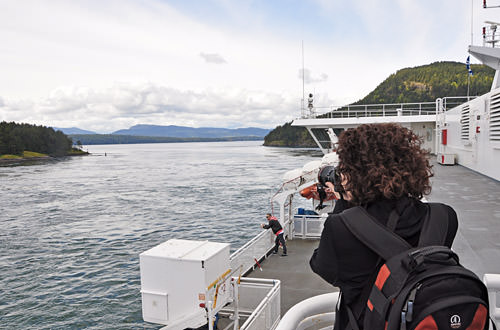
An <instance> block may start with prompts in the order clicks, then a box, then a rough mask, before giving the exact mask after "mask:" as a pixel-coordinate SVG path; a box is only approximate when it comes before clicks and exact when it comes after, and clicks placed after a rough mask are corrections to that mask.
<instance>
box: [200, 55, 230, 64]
mask: <svg viewBox="0 0 500 330" xmlns="http://www.w3.org/2000/svg"><path fill="white" fill-rule="evenodd" d="M200 56H201V57H202V58H203V59H204V60H205V61H206V62H207V63H214V64H224V63H227V61H226V60H225V59H224V57H222V56H220V55H219V54H207V53H200Z"/></svg>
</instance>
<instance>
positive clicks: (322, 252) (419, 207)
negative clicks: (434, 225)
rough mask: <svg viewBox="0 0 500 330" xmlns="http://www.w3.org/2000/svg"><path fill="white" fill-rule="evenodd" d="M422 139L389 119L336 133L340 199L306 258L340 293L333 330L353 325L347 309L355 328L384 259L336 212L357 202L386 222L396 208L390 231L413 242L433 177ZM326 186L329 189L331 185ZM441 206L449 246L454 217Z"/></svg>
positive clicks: (425, 210)
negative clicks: (446, 219)
mask: <svg viewBox="0 0 500 330" xmlns="http://www.w3.org/2000/svg"><path fill="white" fill-rule="evenodd" d="M421 143H422V140H421V139H420V138H419V137H418V136H417V135H416V134H414V133H413V132H412V131H411V130H409V129H407V128H405V127H402V126H400V125H398V124H393V123H387V124H366V125H361V126H358V127H357V128H355V129H348V130H346V131H344V132H343V133H342V134H341V135H340V136H339V142H338V146H337V154H338V156H339V164H338V171H339V173H340V177H341V181H342V188H343V192H342V193H338V192H335V194H336V195H337V197H338V198H339V200H338V201H337V203H336V205H335V209H334V210H333V212H332V213H331V214H330V215H329V217H328V219H327V220H326V221H325V224H324V228H323V232H322V234H321V240H320V243H319V246H318V248H317V249H316V250H315V251H314V253H313V255H312V257H311V260H310V266H311V268H312V270H313V271H314V272H315V273H317V274H318V275H319V276H321V277H322V278H323V279H324V280H326V281H327V282H329V283H331V284H332V285H334V286H336V287H339V288H340V290H341V292H342V299H341V301H340V306H339V310H338V313H337V317H336V321H335V329H337V330H338V329H346V328H356V327H355V326H353V325H350V324H349V316H348V315H347V313H348V312H347V310H348V308H350V310H351V311H353V314H354V318H355V319H356V322H357V323H358V325H357V327H359V328H362V323H363V322H362V320H363V316H364V315H363V313H364V312H363V311H364V306H365V305H366V301H367V298H368V293H369V290H367V289H365V288H366V287H368V288H371V286H372V285H373V283H374V281H375V275H376V274H377V272H378V268H380V266H381V265H382V262H383V261H381V260H380V259H379V256H378V255H377V254H376V253H375V252H373V251H372V250H370V249H369V248H368V247H366V246H365V244H363V242H361V241H360V240H358V239H357V238H356V237H355V236H354V235H353V234H352V233H351V232H350V231H349V230H348V229H347V227H346V226H345V225H344V223H343V222H342V221H341V219H340V215H339V213H341V212H342V211H343V210H345V209H347V208H350V207H353V206H361V207H363V208H365V209H366V211H367V212H368V213H369V214H370V215H371V216H372V217H373V218H374V219H375V220H377V221H379V222H380V223H381V224H383V225H384V226H386V225H387V222H388V219H389V216H390V214H391V213H393V211H396V214H397V216H398V221H397V224H396V227H395V229H394V232H395V233H396V234H397V235H399V236H400V237H402V238H403V239H404V240H406V241H407V242H408V243H409V244H410V245H412V246H417V244H418V239H419V235H420V231H421V228H422V224H423V221H424V219H425V217H426V216H427V214H428V212H429V206H428V205H427V204H426V203H423V202H421V201H420V199H421V198H422V197H423V196H424V195H427V194H429V193H430V191H431V184H430V180H429V179H430V178H431V177H432V175H433V174H432V171H431V165H430V164H429V158H428V157H429V152H428V151H426V150H424V149H422V148H421ZM326 184H327V185H328V186H329V188H331V189H332V190H333V189H334V187H333V184H331V183H329V182H328V183H326ZM340 190H342V189H340ZM446 210H447V213H448V230H447V233H446V239H445V245H446V246H448V247H451V244H452V242H453V239H454V238H455V234H456V231H457V226H458V224H457V215H456V213H455V211H454V210H453V209H452V208H451V207H449V206H446ZM347 307H348V308H347Z"/></svg>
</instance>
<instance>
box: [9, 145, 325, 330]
mask: <svg viewBox="0 0 500 330" xmlns="http://www.w3.org/2000/svg"><path fill="white" fill-rule="evenodd" d="M261 144H262V142H261V141H251V142H217V143H179V144H143V145H106V146H89V147H88V149H89V152H91V153H92V155H91V156H86V157H73V158H68V159H64V160H59V161H52V162H45V163H39V164H35V165H29V166H14V167H0V188H1V194H0V288H1V289H0V292H1V294H0V328H8V329H16V328H21V329H28V328H37V329H49V328H50V329H60V328H71V329H73V328H92V329H111V328H115V329H124V328H125V329H127V328H158V327H157V326H154V325H151V324H148V323H144V322H143V321H142V315H141V297H140V275H139V253H141V252H143V251H145V250H147V249H149V248H151V247H153V246H155V245H157V244H159V243H161V242H164V241H166V240H168V239H171V238H182V239H194V240H213V241H221V242H229V243H231V246H232V250H233V251H234V250H235V249H236V248H238V247H240V246H241V245H243V244H244V243H245V242H246V241H247V240H248V239H249V238H251V237H253V236H255V235H256V234H258V232H259V230H260V228H259V226H258V224H259V223H261V222H263V221H264V220H265V219H264V214H265V213H266V212H269V211H270V210H271V205H270V198H271V196H272V195H273V194H274V192H275V191H276V189H277V188H278V186H279V184H280V182H281V177H282V175H283V173H284V172H285V171H287V170H291V169H294V168H297V167H302V166H303V165H304V164H305V163H306V162H308V161H310V160H311V159H312V157H319V156H320V154H319V153H318V152H317V151H310V150H309V151H307V150H297V149H282V148H267V147H263V146H261ZM104 153H106V156H104Z"/></svg>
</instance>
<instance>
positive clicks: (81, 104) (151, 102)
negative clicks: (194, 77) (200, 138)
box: [0, 84, 299, 133]
mask: <svg viewBox="0 0 500 330" xmlns="http://www.w3.org/2000/svg"><path fill="white" fill-rule="evenodd" d="M298 106H299V104H298V103H297V100H296V98H295V97H290V96H289V95H285V94H277V93H273V92H264V91H252V90H242V89H237V88H234V89H230V90H229V89H224V90H210V91H205V92H195V91H183V90H178V89H174V88H171V87H165V86H160V85H154V84H141V85H124V84H122V85H115V86H114V87H112V88H109V89H105V90H92V89H88V88H76V87H73V88H58V89H56V90H54V91H53V92H51V93H50V95H49V97H47V98H45V99H43V100H42V101H41V102H39V103H31V102H9V101H7V102H6V103H5V104H4V106H3V109H2V112H1V113H0V121H3V120H7V117H9V118H12V119H10V120H14V121H22V122H25V121H26V118H27V119H28V121H29V122H31V123H35V124H42V125H47V126H56V127H70V126H73V123H74V122H78V123H79V127H80V128H84V129H88V130H93V131H97V132H100V133H109V132H112V131H115V130H118V129H122V128H126V127H129V126H132V125H136V124H157V125H185V126H186V125H187V126H196V127H198V126H216V127H246V126H255V127H265V128H271V127H273V126H276V125H279V124H282V123H283V122H284V121H289V120H291V119H293V118H294V116H293V115H292V114H294V113H296V112H297V109H298ZM27 114H30V115H27ZM243 123H244V125H243Z"/></svg>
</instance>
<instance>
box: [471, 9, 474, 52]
mask: <svg viewBox="0 0 500 330" xmlns="http://www.w3.org/2000/svg"><path fill="white" fill-rule="evenodd" d="M470 44H471V45H474V0H471V6H470Z"/></svg>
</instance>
